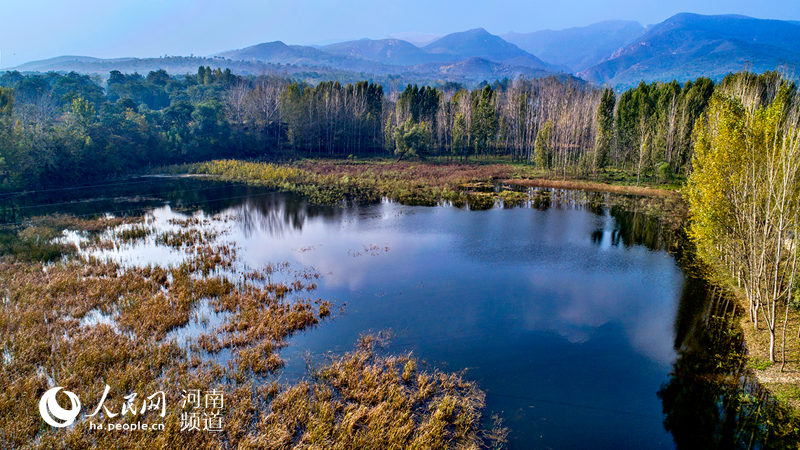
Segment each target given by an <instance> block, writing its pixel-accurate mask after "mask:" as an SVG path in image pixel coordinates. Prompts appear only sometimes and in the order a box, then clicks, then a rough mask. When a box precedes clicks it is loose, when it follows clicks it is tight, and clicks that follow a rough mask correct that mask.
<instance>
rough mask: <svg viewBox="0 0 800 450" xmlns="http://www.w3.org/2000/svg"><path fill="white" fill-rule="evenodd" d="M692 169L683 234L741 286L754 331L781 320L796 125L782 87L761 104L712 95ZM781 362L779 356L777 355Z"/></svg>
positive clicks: (793, 232) (788, 283) (792, 262)
mask: <svg viewBox="0 0 800 450" xmlns="http://www.w3.org/2000/svg"><path fill="white" fill-rule="evenodd" d="M695 132H696V136H695V138H696V143H695V155H694V158H693V160H692V165H693V172H692V175H691V176H690V178H689V181H688V184H687V188H686V191H685V195H686V199H687V200H688V203H689V212H690V223H689V235H690V237H691V239H692V240H693V241H694V243H695V244H696V247H697V251H698V255H699V256H700V257H701V259H702V260H703V261H704V262H706V263H707V264H708V265H709V266H710V267H712V268H713V269H715V273H716V274H717V275H718V276H721V277H723V278H725V279H726V280H725V281H729V282H730V283H731V284H733V285H736V286H737V287H739V288H741V290H742V292H743V294H744V297H745V298H746V300H747V303H748V312H749V315H750V319H751V321H752V322H753V326H754V327H756V329H757V328H758V326H759V321H760V320H763V321H764V324H765V325H766V328H767V329H768V330H769V335H770V343H769V356H770V360H771V361H772V362H775V337H776V322H777V321H778V317H779V316H780V312H781V311H783V313H784V314H783V322H784V332H783V339H784V341H783V342H784V344H783V345H784V348H785V339H786V337H785V336H786V331H785V328H786V318H787V317H788V311H789V304H790V302H791V295H792V292H793V289H792V288H793V286H794V284H795V283H794V281H795V278H796V273H797V264H796V259H797V244H798V242H797V238H796V237H797V236H798V212H799V211H800V207H799V205H798V193H799V191H800V127H798V108H797V103H796V102H795V99H794V95H793V91H792V90H790V89H789V88H788V87H786V86H785V85H783V86H781V87H780V88H779V89H778V90H777V95H775V97H774V99H773V100H772V101H771V102H770V103H769V104H767V105H758V104H748V106H745V103H743V102H742V101H741V99H738V98H732V97H724V96H721V95H715V96H714V98H712V100H711V103H710V105H709V108H708V110H707V112H706V114H705V116H704V117H703V118H701V119H700V120H698V123H697V125H696V128H695ZM783 360H784V362H785V356H784V358H783Z"/></svg>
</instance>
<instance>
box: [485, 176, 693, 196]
mask: <svg viewBox="0 0 800 450" xmlns="http://www.w3.org/2000/svg"><path fill="white" fill-rule="evenodd" d="M501 181H502V182H503V183H506V184H511V185H516V186H527V187H545V188H555V189H576V190H584V191H596V192H610V193H613V194H625V195H641V196H645V197H675V196H680V193H679V192H677V191H671V190H667V189H659V188H652V187H647V186H629V185H621V184H609V183H602V182H597V181H588V180H580V179H567V180H553V179H550V178H511V179H506V180H501Z"/></svg>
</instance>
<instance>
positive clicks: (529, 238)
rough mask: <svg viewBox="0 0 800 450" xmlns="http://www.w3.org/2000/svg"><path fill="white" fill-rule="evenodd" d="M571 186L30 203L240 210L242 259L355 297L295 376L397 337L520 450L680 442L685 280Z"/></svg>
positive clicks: (243, 191) (150, 191)
mask: <svg viewBox="0 0 800 450" xmlns="http://www.w3.org/2000/svg"><path fill="white" fill-rule="evenodd" d="M553 195H554V196H555V194H553ZM559 195H560V196H559V198H560V199H561V200H559V201H554V202H550V203H547V204H545V205H529V206H528V207H519V208H502V207H495V208H492V209H489V210H484V211H470V210H468V209H459V208H456V207H452V206H439V207H419V206H404V205H400V204H397V203H393V202H390V201H384V202H381V203H379V204H372V205H349V206H342V207H317V206H312V205H309V204H307V202H306V201H305V200H304V199H302V198H300V197H297V196H293V195H288V194H283V193H277V192H269V191H266V190H263V189H258V188H252V187H245V186H241V185H235V184H223V183H217V182H211V181H205V180H196V179H178V180H176V179H151V180H148V179H144V180H140V181H139V184H135V185H120V186H116V187H113V186H112V187H107V188H105V189H104V190H103V195H101V196H98V195H97V191H96V190H90V191H86V192H75V191H70V192H62V193H59V192H55V193H48V194H47V196H46V200H45V197H44V196H42V195H39V196H38V197H37V196H35V195H34V196H30V198H27V199H25V201H22V202H21V203H18V204H22V205H26V206H23V207H22V208H23V211H18V213H19V214H22V213H24V214H26V215H38V214H45V213H52V212H56V211H59V212H69V213H73V214H95V213H102V212H112V213H115V214H131V213H138V212H144V213H145V214H146V215H147V217H148V220H149V221H150V223H152V224H154V225H156V227H166V226H168V223H169V219H170V218H174V217H176V216H179V217H186V216H190V215H197V216H206V217H208V216H211V217H218V218H219V217H227V218H228V219H229V220H228V221H226V222H225V223H226V227H227V233H226V234H225V239H226V240H229V241H231V242H233V243H235V244H236V246H237V248H238V257H239V259H240V260H241V262H242V263H243V264H246V265H248V266H250V267H260V266H263V265H266V264H268V263H279V262H288V263H289V264H290V265H291V266H292V267H297V268H303V267H307V268H313V269H315V270H316V271H318V272H319V273H320V275H321V277H320V279H319V281H318V289H317V290H316V291H314V293H313V296H314V297H317V296H318V297H321V298H323V299H327V300H331V301H333V302H334V303H335V304H336V305H337V306H340V307H342V308H341V310H339V309H338V308H337V313H336V314H334V316H333V318H331V319H329V320H325V321H323V322H322V323H321V324H320V325H318V326H316V327H314V328H312V329H309V330H307V331H305V332H302V333H299V334H296V335H294V336H293V337H291V338H289V345H288V346H287V347H286V348H284V349H283V350H282V351H281V356H282V357H283V358H284V359H286V362H287V364H286V367H285V368H284V369H283V370H282V371H281V372H280V373H279V374H278V376H279V377H280V378H281V379H282V380H285V381H293V380H296V379H297V378H299V377H302V376H304V375H305V374H306V368H307V365H308V364H309V363H310V364H314V363H315V362H317V361H321V360H322V358H323V357H324V355H326V354H328V352H333V353H342V352H345V351H348V350H350V349H352V348H353V347H354V345H355V343H356V341H357V339H358V337H359V335H361V334H362V333H366V332H378V331H383V330H388V331H390V334H391V340H390V343H389V347H388V349H387V351H388V352H412V353H413V354H414V355H415V356H417V357H418V358H420V359H422V360H424V362H425V365H426V367H427V368H428V369H440V370H447V371H462V370H463V371H465V374H466V377H467V378H468V379H471V380H474V381H476V382H477V383H478V385H479V387H480V388H481V389H483V390H484V391H485V392H486V394H487V397H486V399H487V407H486V412H487V416H488V415H491V414H498V415H500V417H502V419H503V421H504V423H505V425H506V426H508V427H509V428H510V431H511V433H510V441H511V442H510V444H511V447H512V448H547V447H553V448H586V447H591V448H673V447H674V446H675V443H674V440H673V437H672V435H671V434H670V433H669V432H668V431H667V430H665V426H664V417H665V416H664V412H663V407H662V400H661V399H660V398H659V395H658V392H659V390H660V389H661V388H662V386H664V385H665V384H666V383H667V382H668V381H669V375H670V372H671V371H672V369H673V364H674V363H675V361H676V358H677V354H676V351H675V346H676V331H675V330H676V318H677V314H678V309H679V303H680V301H681V297H682V296H681V293H682V290H683V288H684V284H685V276H684V274H683V272H682V271H681V268H680V267H679V266H678V264H677V262H676V260H675V258H674V257H673V256H672V255H670V254H669V253H667V252H666V251H664V250H662V249H660V248H659V245H657V240H654V239H643V238H641V237H637V236H635V235H636V230H632V229H631V228H632V227H633V225H632V224H639V223H640V222H639V221H636V220H632V215H631V214H630V213H627V212H625V211H620V210H619V209H618V208H609V207H603V206H595V207H587V206H583V205H584V203H582V202H580V201H575V200H574V199H573V198H572V197H571V196H570V195H568V194H566V195H565V194H564V193H560V194H559ZM598 195H600V194H598ZM46 203H50V204H52V205H53V206H51V207H48V206H46V205H45V204H46ZM601 204H602V202H601ZM634 219H635V217H634ZM654 242H656V243H654ZM115 257H117V258H119V259H122V260H127V261H129V262H133V263H138V264H149V263H154V262H157V263H169V258H170V255H169V252H168V251H167V249H159V248H157V247H156V246H154V244H152V243H150V244H142V245H139V246H134V247H132V248H129V249H126V250H124V251H122V252H119V253H117V254H116V255H115Z"/></svg>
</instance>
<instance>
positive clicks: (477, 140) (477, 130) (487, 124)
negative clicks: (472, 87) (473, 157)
mask: <svg viewBox="0 0 800 450" xmlns="http://www.w3.org/2000/svg"><path fill="white" fill-rule="evenodd" d="M473 95H474V99H473V106H472V120H470V134H471V135H472V143H473V145H474V147H475V152H480V151H486V150H487V149H488V147H489V144H490V143H492V142H494V139H495V137H496V136H497V130H498V128H499V120H498V116H497V109H496V108H495V106H494V101H493V98H494V91H493V90H492V88H491V86H486V87H484V88H483V89H480V90H479V91H477V92H476V93H475V94H473Z"/></svg>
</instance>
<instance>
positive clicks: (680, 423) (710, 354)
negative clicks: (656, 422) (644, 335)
mask: <svg viewBox="0 0 800 450" xmlns="http://www.w3.org/2000/svg"><path fill="white" fill-rule="evenodd" d="M681 305H682V308H681V311H680V314H679V316H678V319H677V321H676V328H677V330H678V333H677V335H676V342H675V344H676V348H677V349H678V359H677V360H676V362H675V364H674V366H673V370H672V372H671V373H670V379H669V381H668V382H667V383H665V384H664V386H663V387H662V389H661V390H660V391H659V393H658V395H659V397H660V398H661V399H662V402H663V408H664V415H665V419H664V426H665V427H666V429H667V430H669V431H670V432H671V433H672V435H673V438H674V439H675V442H676V444H677V445H678V447H679V448H797V445H798V442H800V433H799V432H798V428H797V421H796V419H794V418H792V417H791V414H790V413H789V411H787V410H786V408H785V407H783V406H782V405H780V404H779V403H778V402H777V401H776V400H775V399H774V398H772V397H771V396H770V394H769V392H767V391H766V390H765V389H764V388H762V387H761V386H760V385H759V384H758V382H757V380H755V379H754V377H753V375H752V373H751V372H750V371H749V370H748V369H747V367H746V364H745V358H744V356H743V355H744V354H745V349H744V344H743V340H742V335H741V330H740V329H739V327H738V318H737V311H736V307H735V305H734V304H733V302H732V301H731V300H730V299H729V298H728V297H727V296H723V295H720V293H719V292H715V291H713V290H712V289H711V288H710V287H709V286H707V285H706V284H705V283H704V282H703V281H701V280H699V279H695V278H690V279H688V281H687V283H686V284H685V288H684V290H683V295H682V301H681Z"/></svg>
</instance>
